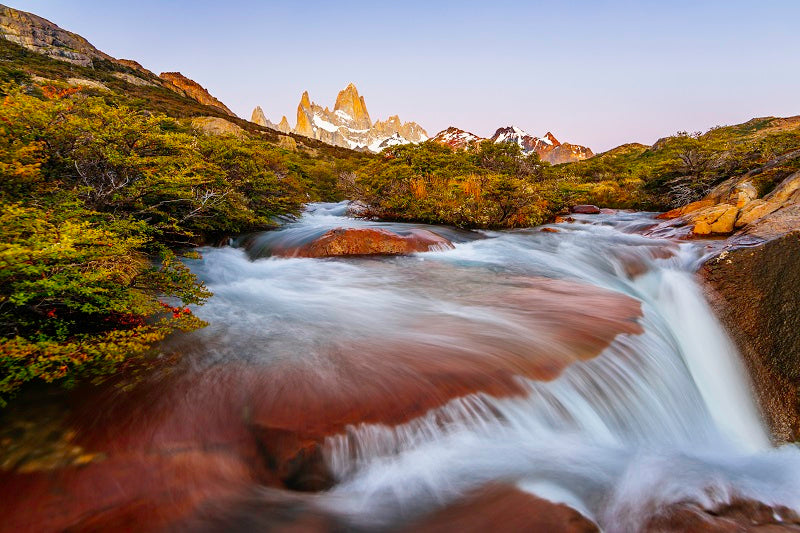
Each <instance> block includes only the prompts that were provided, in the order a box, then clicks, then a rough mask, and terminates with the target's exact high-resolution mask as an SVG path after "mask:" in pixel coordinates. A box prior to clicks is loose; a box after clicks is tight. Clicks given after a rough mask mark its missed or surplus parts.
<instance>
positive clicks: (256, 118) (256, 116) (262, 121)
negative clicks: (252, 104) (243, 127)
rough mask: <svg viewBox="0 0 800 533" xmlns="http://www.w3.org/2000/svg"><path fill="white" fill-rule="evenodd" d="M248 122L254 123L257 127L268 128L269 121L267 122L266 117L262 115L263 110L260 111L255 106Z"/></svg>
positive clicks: (258, 107) (259, 108)
mask: <svg viewBox="0 0 800 533" xmlns="http://www.w3.org/2000/svg"><path fill="white" fill-rule="evenodd" d="M250 122H254V123H256V124H258V125H259V126H268V125H269V121H268V120H267V116H266V115H265V114H264V110H263V109H261V106H256V108H255V109H253V114H252V115H251V116H250Z"/></svg>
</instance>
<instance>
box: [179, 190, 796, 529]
mask: <svg viewBox="0 0 800 533" xmlns="http://www.w3.org/2000/svg"><path fill="white" fill-rule="evenodd" d="M343 205H344V204H335V205H330V204H326V205H317V206H315V207H314V208H313V209H312V210H311V211H310V212H309V213H307V214H306V215H305V216H304V217H302V218H301V219H299V220H298V221H296V222H293V223H290V224H288V225H287V226H286V227H284V228H283V229H281V230H278V231H276V232H271V233H268V234H263V235H259V236H251V237H249V238H247V239H242V240H240V241H239V243H238V244H239V246H240V247H238V248H237V247H232V248H222V249H213V248H208V249H205V250H203V255H204V258H203V259H202V260H200V261H196V262H193V263H191V266H192V268H193V269H194V271H195V272H197V273H198V274H199V275H200V277H201V278H202V279H203V280H204V281H205V282H206V283H207V284H208V285H209V287H210V288H211V289H212V290H213V291H214V293H215V297H214V298H213V299H212V300H211V301H210V303H209V304H208V305H207V306H205V307H204V308H202V309H200V310H198V314H199V315H200V316H201V318H204V319H206V320H208V321H209V322H211V326H210V327H209V328H207V329H206V330H205V331H202V332H198V333H197V334H195V336H194V338H195V339H199V340H200V341H202V342H200V343H198V344H200V345H202V346H203V348H202V349H200V350H199V354H197V355H196V357H197V360H198V361H203V360H205V361H213V362H214V363H219V362H226V361H229V360H231V359H237V360H241V359H244V360H247V361H248V362H250V363H252V362H257V363H259V364H274V363H275V361H280V362H281V363H285V362H286V361H290V362H298V361H299V362H302V364H303V365H305V366H303V368H305V369H307V370H306V371H307V372H308V373H309V374H315V375H319V376H323V378H320V379H327V381H322V383H324V384H325V388H328V387H329V388H330V389H331V390H336V389H337V388H341V389H342V390H343V391H344V392H347V393H348V394H350V393H352V394H357V390H356V392H353V389H358V388H359V387H360V386H361V385H363V386H365V387H366V386H367V385H369V386H371V387H374V388H376V390H381V389H380V386H381V383H383V381H382V380H387V381H386V383H387V385H386V390H392V389H391V387H390V385H389V381H391V379H394V378H396V377H397V376H395V375H390V374H389V373H388V372H387V373H381V372H382V370H381V369H382V368H383V367H382V366H381V365H385V364H386V360H385V359H386V358H391V357H393V356H392V355H391V354H392V352H387V351H385V350H384V349H383V348H382V346H383V344H381V343H384V342H389V341H394V340H398V341H403V342H406V341H407V340H408V339H412V340H413V341H414V342H416V343H417V344H414V345H413V346H414V347H415V348H414V349H415V350H417V351H419V352H421V353H422V354H423V355H424V353H425V349H426V347H428V348H430V353H429V357H430V361H431V362H432V363H433V362H436V361H439V358H440V357H442V356H441V353H443V351H444V350H447V349H448V348H449V347H450V348H453V349H460V350H462V351H463V354H464V355H463V357H468V358H476V357H481V356H482V354H483V356H485V357H486V358H492V357H497V358H498V359H497V360H498V361H505V362H506V363H507V361H508V359H503V358H502V357H505V356H504V355H502V354H503V353H505V352H508V353H510V354H512V355H513V356H514V357H522V358H524V357H525V355H526V353H527V351H529V350H537V352H536V353H540V352H544V353H545V355H546V354H547V353H549V352H552V353H553V354H554V356H555V355H558V357H563V355H564V354H563V353H562V352H563V351H564V350H565V349H566V348H565V346H568V345H569V343H566V344H562V343H559V342H558V341H557V339H556V341H554V340H553V339H551V338H549V337H547V333H548V331H550V329H548V328H551V327H552V326H558V325H559V324H561V323H569V319H570V318H574V314H576V313H578V314H582V315H583V314H585V321H586V322H588V323H591V322H592V321H594V320H602V319H603V318H604V315H605V314H607V313H609V311H610V310H609V309H602V308H595V307H593V305H594V304H593V302H594V300H591V299H588V298H587V303H586V304H585V306H584V307H581V305H579V304H580V298H579V297H578V305H576V304H574V303H572V304H570V305H565V307H564V309H563V310H561V309H559V307H558V305H557V303H558V302H556V304H555V306H551V307H547V309H548V311H547V313H545V312H544V311H542V310H539V309H536V308H533V309H532V308H523V307H520V306H519V305H518V304H515V303H514V302H515V301H516V300H514V295H515V294H517V293H518V292H520V291H524V290H527V287H528V286H529V285H531V284H532V286H534V287H536V286H537V285H536V284H537V283H539V284H540V283H543V282H542V281H541V280H545V281H547V280H557V281H558V282H559V283H564V284H575V287H587V288H588V287H591V288H593V289H592V290H595V289H597V290H602V291H607V292H609V293H613V294H617V295H622V296H624V297H625V298H626V299H633V300H635V301H636V302H638V305H639V306H640V308H641V316H640V317H639V318H638V323H639V325H640V326H641V332H639V333H630V332H628V333H621V334H619V335H617V336H616V337H615V338H614V339H613V341H612V342H610V343H609V344H608V345H607V346H605V347H604V348H603V349H602V352H601V353H599V354H598V355H596V356H595V357H591V358H588V359H585V360H583V359H581V360H576V361H573V362H571V364H569V365H567V366H566V368H565V369H563V371H561V372H560V374H559V375H558V376H557V377H555V379H551V380H542V379H536V378H535V377H532V376H526V375H522V374H524V372H521V373H520V375H518V376H516V377H515V378H514V383H513V389H514V391H515V392H514V393H513V394H494V393H490V392H489V393H487V392H486V391H484V390H474V391H472V392H470V393H467V394H464V395H460V396H456V397H452V398H449V399H448V400H447V401H445V402H440V404H438V405H436V406H435V407H433V408H431V409H429V410H428V411H426V412H424V413H419V414H417V415H415V416H414V417H412V418H410V419H408V420H402V421H399V422H393V423H384V422H374V421H372V422H371V421H365V422H358V423H352V424H349V425H348V426H347V427H345V428H343V429H342V430H341V431H339V432H337V433H335V434H331V435H328V436H327V438H326V439H325V441H324V453H325V458H326V461H327V463H328V465H329V467H330V469H331V471H332V472H333V475H334V476H335V478H336V481H337V483H336V485H335V486H334V487H333V489H331V490H330V491H329V492H327V493H325V494H323V495H321V496H320V497H319V499H318V503H319V505H321V506H323V507H326V508H327V509H329V510H330V511H331V512H335V513H338V514H341V515H344V516H347V517H348V519H350V520H352V521H353V522H354V523H357V524H361V525H362V526H364V527H370V526H386V525H389V524H392V523H393V522H394V521H396V520H400V519H403V518H406V517H408V516H413V515H415V514H419V513H422V512H425V511H427V510H432V509H434V508H437V507H438V506H441V505H444V504H446V503H447V502H449V501H452V500H453V499H455V498H458V497H459V496H461V495H463V494H464V493H466V492H467V491H469V490H471V489H474V488H477V487H480V486H481V485H483V484H485V483H488V482H507V483H513V484H515V485H516V486H517V487H519V488H521V489H522V490H525V491H528V492H531V493H534V494H537V495H539V496H541V497H544V498H547V499H551V500H553V501H560V502H564V503H567V504H568V505H570V506H572V507H574V508H576V509H577V510H579V511H581V512H582V513H584V514H585V515H587V516H588V517H589V518H591V519H593V520H595V521H597V522H598V523H599V524H600V525H601V527H603V528H604V529H605V530H608V531H631V530H635V529H636V528H637V527H638V526H640V525H641V524H642V523H643V520H645V518H646V517H647V516H648V515H649V513H652V510H653V509H654V508H657V507H658V506H659V505H665V504H669V503H675V502H681V501H694V502H698V503H699V504H701V505H707V506H712V505H713V504H715V503H724V502H727V501H729V500H730V499H731V498H734V497H749V498H753V499H756V500H758V501H762V502H765V503H768V504H776V505H785V506H788V507H790V508H794V509H800V453H798V451H797V450H796V449H795V448H794V447H793V446H786V447H783V448H779V449H775V448H771V447H770V444H769V439H768V435H767V433H766V430H765V428H764V426H763V423H762V421H761V417H760V413H759V410H758V407H757V405H756V404H755V401H754V399H753V395H752V393H751V390H750V386H749V382H748V378H747V376H746V373H745V372H744V369H743V367H742V365H741V362H740V361H739V356H738V354H737V353H736V350H735V347H734V346H733V344H732V343H731V341H730V340H729V339H728V337H727V335H726V333H725V331H724V330H723V328H722V327H721V326H720V324H719V323H718V321H717V320H716V318H715V317H714V316H713V314H712V312H711V310H710V308H709V307H708V305H707V303H706V302H705V301H704V298H703V295H702V292H701V290H700V288H699V287H698V285H697V283H696V281H695V280H694V276H693V271H692V270H693V268H694V265H696V264H697V261H698V258H699V257H700V254H701V249H700V248H699V246H698V245H695V244H687V243H683V244H676V243H674V242H670V241H666V240H657V239H650V238H645V237H643V236H640V235H637V234H636V233H635V230H636V229H637V228H639V227H641V226H642V225H646V224H647V223H648V220H649V218H648V215H647V214H632V213H620V214H618V215H602V216H596V217H594V218H593V217H591V216H586V217H582V218H581V217H578V218H579V220H578V221H577V222H575V223H564V224H558V225H554V226H553V227H554V228H555V229H557V230H558V232H555V233H544V232H541V231H539V230H537V229H529V230H518V231H506V232H481V233H475V232H462V231H459V230H453V229H449V230H443V229H442V228H436V227H427V228H428V229H431V230H433V231H438V232H439V233H440V234H446V236H447V237H448V238H450V239H451V240H453V241H454V242H455V244H456V245H455V249H453V250H447V251H437V252H429V253H423V254H416V255H413V256H409V257H394V258H383V259H369V258H354V259H347V258H339V259H330V260H320V259H276V258H270V257H269V255H270V254H269V249H270V246H274V245H276V243H280V244H281V245H285V244H286V243H287V242H294V243H297V242H302V241H304V240H308V239H311V238H314V237H315V236H318V235H320V234H322V233H324V232H325V231H327V230H328V229H331V228H334V227H354V226H357V227H370V226H373V225H374V226H378V227H383V228H388V229H392V230H393V231H400V232H402V231H404V230H407V229H408V228H410V227H423V226H420V225H404V224H392V223H375V222H370V221H363V220H354V219H349V218H346V217H345V216H343V215H344V208H343ZM586 290H587V291H588V289H586ZM573 299H574V298H573ZM571 301H572V300H571ZM515 305H517V307H515ZM437 327H438V328H440V329H437ZM566 334H567V336H568V337H569V331H567V332H566ZM387 339H388V341H387ZM487 339H488V340H487ZM354 345H355V346H358V347H359V350H361V351H362V352H366V353H367V355H368V356H369V357H367V355H359V357H362V358H363V361H364V362H363V364H362V363H359V364H361V365H362V366H360V367H359V368H363V367H364V366H363V365H367V366H366V368H374V371H375V373H374V375H372V377H371V379H369V380H367V381H370V383H367V382H366V381H363V380H362V381H361V382H360V383H351V382H347V381H346V379H345V380H344V381H343V380H342V376H346V375H347V374H346V372H345V370H346V369H345V370H342V368H338V367H337V365H339V364H340V363H339V362H338V361H339V359H334V358H331V357H330V356H329V355H328V354H329V352H328V351H326V350H328V349H329V348H330V347H331V346H335V347H338V350H339V351H338V352H337V353H340V354H342V353H343V354H345V356H346V355H347V354H348V353H349V352H348V350H351V349H352V348H349V347H350V346H354ZM364 346H375V347H376V348H375V353H374V354H372V353H368V352H369V351H370V350H369V349H367V350H364V348H363V347H364ZM495 347H497V351H498V352H502V353H501V355H500V356H498V355H497V353H495V350H494V348H495ZM484 352H485V353H484ZM458 353H461V352H458ZM358 361H361V359H358ZM414 361H415V364H417V362H416V361H417V360H414ZM423 361H424V359H423ZM298 364H299V363H298ZM200 366H202V364H200ZM387 368H392V372H398V370H397V369H398V368H400V370H401V371H402V367H399V366H397V367H387ZM414 368H416V367H414ZM409 372H410V373H411V374H413V372H411V370H409ZM324 376H331V377H329V378H325V377H324ZM409 379H413V375H412V376H411V378H409ZM509 387H511V385H509ZM398 401H399V400H398Z"/></svg>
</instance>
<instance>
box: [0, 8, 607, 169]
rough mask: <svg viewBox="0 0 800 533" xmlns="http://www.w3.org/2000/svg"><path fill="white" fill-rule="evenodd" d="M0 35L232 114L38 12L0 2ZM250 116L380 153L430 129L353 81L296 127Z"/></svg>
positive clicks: (551, 141) (512, 133)
mask: <svg viewBox="0 0 800 533" xmlns="http://www.w3.org/2000/svg"><path fill="white" fill-rule="evenodd" d="M0 37H3V38H5V39H7V40H9V41H11V42H14V43H16V44H19V45H21V46H24V47H25V48H27V49H29V50H32V51H34V52H37V53H40V54H43V55H46V56H49V57H52V58H54V59H59V60H61V61H66V62H69V63H73V64H76V65H80V66H84V67H94V65H95V63H98V64H99V63H100V62H104V61H105V62H111V63H116V64H118V65H123V66H125V67H128V69H127V72H114V74H113V75H114V76H115V77H118V78H120V79H122V80H124V81H126V82H128V83H132V84H134V85H150V86H161V87H164V88H166V89H169V90H171V91H173V92H175V93H177V94H179V95H181V96H183V97H186V98H190V99H192V100H194V101H196V102H198V103H200V104H203V105H206V106H209V107H211V108H214V109H215V110H217V111H219V112H222V113H224V114H226V115H229V116H232V117H234V116H236V115H235V114H234V113H233V112H232V111H231V110H230V109H229V108H228V107H227V106H226V105H225V104H224V103H222V102H221V101H220V100H218V99H217V98H215V97H214V96H212V95H211V94H209V92H208V91H207V90H206V89H205V88H203V87H202V86H201V85H200V84H198V83H197V82H195V81H193V80H191V79H189V78H187V77H186V76H184V75H183V74H181V73H180V72H163V73H161V74H160V75H158V76H156V75H155V74H154V73H152V72H150V71H149V70H147V69H146V68H144V67H143V66H142V65H140V64H139V63H137V62H136V61H133V60H130V59H116V58H114V57H111V56H110V55H108V54H106V53H104V52H101V51H100V50H98V49H97V48H95V47H94V46H92V44H91V43H89V41H87V40H86V39H85V38H83V37H81V36H80V35H77V34H75V33H72V32H70V31H67V30H64V29H62V28H59V27H58V26H57V25H55V24H53V23H52V22H50V21H48V20H46V19H44V18H42V17H39V16H37V15H34V14H31V13H26V12H24V11H19V10H16V9H13V8H10V7H7V6H3V5H0ZM250 120H251V122H254V123H256V124H259V125H261V126H264V127H267V128H271V129H273V130H276V131H277V132H281V133H283V134H290V133H293V134H297V135H302V136H305V137H309V138H312V139H317V140H319V141H322V142H324V143H327V144H330V145H333V146H340V147H344V148H349V149H353V150H362V151H364V150H369V151H372V152H380V151H381V150H383V149H384V148H387V147H389V146H396V145H400V144H408V143H420V142H424V141H426V140H428V133H427V132H426V131H425V130H424V129H423V128H422V126H420V125H419V124H417V123H416V122H402V121H401V120H400V118H399V117H398V116H397V115H393V116H390V117H389V118H388V119H386V120H385V121H382V120H376V121H375V122H374V123H373V122H372V120H371V118H370V115H369V112H368V111H367V104H366V102H365V100H364V97H363V96H361V95H360V94H359V93H358V89H356V86H355V85H354V84H352V83H351V84H349V85H348V86H347V87H346V88H344V89H343V90H342V91H340V92H339V94H338V96H337V97H336V102H335V104H334V106H333V110H330V109H329V108H328V107H322V106H320V105H318V104H316V103H315V102H313V101H311V99H310V98H309V95H308V92H307V91H306V92H304V93H303V95H302V97H301V98H300V103H299V104H298V106H297V119H296V123H295V126H294V128H292V127H291V126H290V124H289V121H288V119H287V118H286V116H283V117H282V118H281V120H280V121H279V122H278V123H277V124H275V123H273V122H271V121H270V120H269V119H268V118H267V116H266V115H265V113H264V111H263V109H262V108H261V107H256V108H255V109H254V110H253V113H252V115H251V118H250ZM432 140H433V141H434V142H438V143H440V144H443V145H446V146H449V147H451V148H454V149H458V150H466V149H468V148H470V147H471V146H475V145H476V144H478V143H480V142H481V141H483V140H485V139H484V138H482V137H480V136H478V135H475V134H473V133H470V132H468V131H465V130H461V129H459V128H455V127H450V128H447V129H446V130H444V131H441V132H439V133H437V134H436V135H435V136H434V137H433V139H432ZM490 140H492V141H494V142H513V143H517V144H518V145H519V146H520V148H522V152H523V153H525V154H530V153H534V152H535V153H537V154H539V156H540V157H541V158H542V159H543V160H544V161H548V162H550V163H553V164H557V163H566V162H570V161H579V160H582V159H587V158H589V157H592V156H593V155H594V154H593V153H592V151H591V150H590V149H589V148H586V147H585V146H580V145H576V144H570V143H562V142H559V141H558V140H557V139H556V138H555V137H554V136H553V134H552V133H549V132H548V133H547V134H546V135H545V136H544V137H535V136H532V135H529V134H527V133H526V132H524V131H523V130H521V129H519V128H517V127H514V126H508V127H504V128H499V129H498V130H497V131H496V132H495V134H494V135H493V136H492V137H491V138H490Z"/></svg>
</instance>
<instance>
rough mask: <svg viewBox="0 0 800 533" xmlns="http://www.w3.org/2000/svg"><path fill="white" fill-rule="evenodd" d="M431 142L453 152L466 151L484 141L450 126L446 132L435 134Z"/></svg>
mask: <svg viewBox="0 0 800 533" xmlns="http://www.w3.org/2000/svg"><path fill="white" fill-rule="evenodd" d="M431 140H432V141H433V142H435V143H439V144H443V145H445V146H449V147H450V148H453V149H454V150H466V149H468V148H472V147H474V146H477V145H478V144H480V142H481V141H485V140H486V139H484V138H483V137H479V136H478V135H475V134H474V133H470V132H468V131H465V130H462V129H459V128H456V127H453V126H450V127H449V128H447V129H446V130H442V131H440V132H439V133H437V134H436V135H435V136H434V137H433V138H432V139H431Z"/></svg>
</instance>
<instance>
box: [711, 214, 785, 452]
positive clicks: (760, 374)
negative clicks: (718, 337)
mask: <svg viewBox="0 0 800 533" xmlns="http://www.w3.org/2000/svg"><path fill="white" fill-rule="evenodd" d="M798 258H800V205H798V204H796V203H795V204H793V205H789V206H786V207H783V208H781V209H779V210H776V211H774V212H773V213H770V214H769V215H767V216H765V217H763V218H761V219H759V220H758V221H756V222H754V223H751V224H749V225H747V226H746V227H745V229H744V230H743V231H740V232H738V233H737V234H735V235H734V236H733V237H731V238H729V239H728V241H727V242H726V244H725V246H724V248H722V250H720V251H719V252H718V253H716V254H715V255H714V256H713V257H712V258H710V259H709V260H707V261H706V263H705V264H704V265H703V266H702V268H701V269H700V272H699V275H700V277H701V279H702V280H703V282H704V284H705V287H706V292H707V294H708V298H709V300H710V302H711V305H712V307H713V309H714V310H715V312H716V313H717V316H718V317H719V318H720V319H721V321H722V323H723V324H724V325H725V326H726V327H727V329H728V332H729V333H730V335H731V337H732V338H733V340H734V341H735V342H736V344H737V345H738V347H739V350H740V351H741V353H742V355H743V357H744V362H745V364H746V366H747V367H748V369H749V371H750V375H751V379H752V381H753V385H754V387H755V390H756V394H757V396H758V398H759V400H760V404H761V407H762V410H763V412H764V415H765V417H766V419H767V422H768V424H769V426H770V428H771V430H772V433H773V436H774V437H775V438H776V440H779V441H797V440H798V439H800V402H799V401H798V399H799V398H800V395H799V394H798V390H799V388H800V265H799V264H798Z"/></svg>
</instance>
